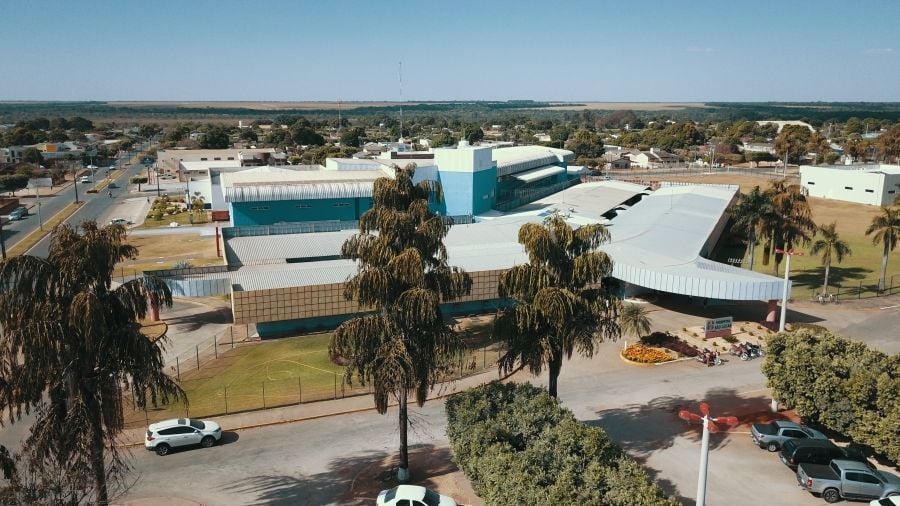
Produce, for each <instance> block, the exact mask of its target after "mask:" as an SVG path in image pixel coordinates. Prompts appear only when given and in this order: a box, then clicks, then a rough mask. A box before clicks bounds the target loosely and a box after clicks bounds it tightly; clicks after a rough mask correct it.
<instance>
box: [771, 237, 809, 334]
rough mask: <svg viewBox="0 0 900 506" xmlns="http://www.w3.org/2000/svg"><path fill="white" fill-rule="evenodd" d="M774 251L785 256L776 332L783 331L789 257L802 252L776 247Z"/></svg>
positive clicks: (786, 301)
mask: <svg viewBox="0 0 900 506" xmlns="http://www.w3.org/2000/svg"><path fill="white" fill-rule="evenodd" d="M775 253H781V254H782V255H784V256H786V257H787V260H786V261H785V265H784V286H783V288H782V290H781V320H779V323H778V332H784V326H785V323H786V322H785V319H786V318H787V303H788V283H789V282H790V277H791V257H792V256H794V255H798V256H802V255H803V252H802V251H795V250H792V249H791V250H785V249H781V248H777V249H775Z"/></svg>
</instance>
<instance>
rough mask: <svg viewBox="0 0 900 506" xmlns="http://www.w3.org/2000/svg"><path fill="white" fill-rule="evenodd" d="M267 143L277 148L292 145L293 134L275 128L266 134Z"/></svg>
mask: <svg viewBox="0 0 900 506" xmlns="http://www.w3.org/2000/svg"><path fill="white" fill-rule="evenodd" d="M265 142H266V144H272V145H275V146H284V145H286V144H290V143H291V134H290V132H288V131H287V130H284V129H282V128H280V127H277V126H273V127H272V129H271V130H269V131H268V133H266V137H265Z"/></svg>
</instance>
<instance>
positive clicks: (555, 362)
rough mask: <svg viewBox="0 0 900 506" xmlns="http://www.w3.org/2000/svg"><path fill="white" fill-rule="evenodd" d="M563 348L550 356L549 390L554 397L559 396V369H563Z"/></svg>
mask: <svg viewBox="0 0 900 506" xmlns="http://www.w3.org/2000/svg"><path fill="white" fill-rule="evenodd" d="M562 356H563V354H562V350H557V351H554V353H553V356H552V357H551V358H550V364H549V366H550V367H549V369H550V371H549V372H550V384H549V386H548V390H549V392H550V397H553V398H554V399H555V398H557V397H558V396H557V388H556V387H557V384H558V383H559V371H560V370H562Z"/></svg>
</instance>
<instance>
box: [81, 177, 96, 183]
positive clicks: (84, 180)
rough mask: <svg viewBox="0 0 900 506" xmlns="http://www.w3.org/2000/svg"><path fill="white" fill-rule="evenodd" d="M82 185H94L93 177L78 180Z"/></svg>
mask: <svg viewBox="0 0 900 506" xmlns="http://www.w3.org/2000/svg"><path fill="white" fill-rule="evenodd" d="M78 182H79V183H81V184H90V183H93V182H94V180H93V179H91V176H81V179H79V180H78Z"/></svg>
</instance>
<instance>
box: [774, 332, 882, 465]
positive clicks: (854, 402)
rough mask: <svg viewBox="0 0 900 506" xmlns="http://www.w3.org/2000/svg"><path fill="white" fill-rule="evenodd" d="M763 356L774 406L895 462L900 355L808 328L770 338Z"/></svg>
mask: <svg viewBox="0 0 900 506" xmlns="http://www.w3.org/2000/svg"><path fill="white" fill-rule="evenodd" d="M766 352H767V353H766V359H765V362H764V363H763V366H762V370H763V373H764V374H765V375H766V377H767V378H768V385H769V387H771V388H772V391H773V395H774V397H775V399H776V400H777V401H778V402H780V403H781V404H783V405H785V406H786V407H788V408H792V409H794V410H796V411H797V414H798V415H800V416H802V417H803V418H804V419H805V420H807V421H808V422H811V423H818V424H821V425H823V426H825V427H827V428H828V429H830V430H833V431H835V432H837V433H840V434H844V435H846V436H849V437H850V438H852V439H853V441H854V442H856V443H860V444H863V445H866V446H868V447H870V448H872V450H873V451H875V452H876V453H879V454H881V455H884V456H886V457H888V458H889V459H891V460H893V461H894V462H900V429H898V428H900V355H893V356H888V355H885V354H884V353H882V352H880V351H877V350H873V349H870V348H869V347H867V346H866V345H865V344H863V343H860V342H858V341H851V340H849V339H844V338H842V337H840V336H836V335H834V334H832V333H830V332H828V331H824V330H810V329H801V330H798V331H797V332H793V333H782V334H778V335H775V336H772V337H770V338H769V339H768V347H767V349H766Z"/></svg>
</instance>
